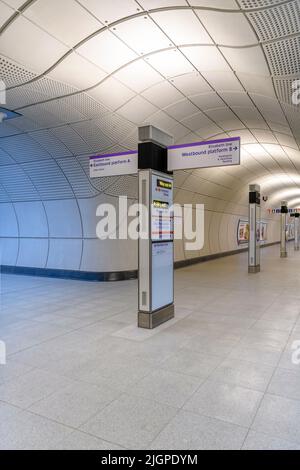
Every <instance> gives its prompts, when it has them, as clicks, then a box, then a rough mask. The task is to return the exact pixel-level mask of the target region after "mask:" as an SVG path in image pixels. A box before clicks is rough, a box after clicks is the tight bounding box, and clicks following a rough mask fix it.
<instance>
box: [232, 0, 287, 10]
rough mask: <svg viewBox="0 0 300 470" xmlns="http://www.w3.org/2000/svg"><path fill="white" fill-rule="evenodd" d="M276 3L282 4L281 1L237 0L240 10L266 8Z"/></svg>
mask: <svg viewBox="0 0 300 470" xmlns="http://www.w3.org/2000/svg"><path fill="white" fill-rule="evenodd" d="M277 3H282V0H239V4H240V6H241V8H243V9H245V10H254V9H255V8H267V7H271V6H273V5H276V4H277Z"/></svg>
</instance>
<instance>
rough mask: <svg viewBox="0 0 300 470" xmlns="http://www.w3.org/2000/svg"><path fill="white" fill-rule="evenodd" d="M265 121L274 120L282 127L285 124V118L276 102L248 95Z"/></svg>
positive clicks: (267, 98) (259, 96) (265, 97)
mask: <svg viewBox="0 0 300 470" xmlns="http://www.w3.org/2000/svg"><path fill="white" fill-rule="evenodd" d="M250 96H251V98H252V99H253V101H254V102H255V104H256V106H257V107H258V109H259V110H260V112H261V113H262V115H263V116H264V117H265V119H266V120H271V119H272V120H274V121H275V122H278V123H280V124H282V125H285V124H287V122H286V118H285V116H284V114H283V111H282V109H281V107H280V104H279V103H278V101H277V100H275V99H273V98H270V97H267V96H261V95H256V94H251V95H250Z"/></svg>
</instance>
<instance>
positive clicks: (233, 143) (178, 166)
mask: <svg viewBox="0 0 300 470" xmlns="http://www.w3.org/2000/svg"><path fill="white" fill-rule="evenodd" d="M240 153H241V139H240V137H231V138H229V139H219V140H209V141H207V142H195V143H192V144H183V145H173V146H171V147H168V170H169V171H174V170H186V169H193V168H211V167H218V166H232V165H239V164H240Z"/></svg>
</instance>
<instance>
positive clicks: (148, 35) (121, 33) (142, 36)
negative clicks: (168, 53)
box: [113, 15, 173, 54]
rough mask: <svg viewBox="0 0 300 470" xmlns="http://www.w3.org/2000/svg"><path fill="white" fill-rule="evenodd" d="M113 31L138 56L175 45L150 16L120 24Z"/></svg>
mask: <svg viewBox="0 0 300 470" xmlns="http://www.w3.org/2000/svg"><path fill="white" fill-rule="evenodd" d="M113 31H114V32H115V34H116V35H117V36H118V37H119V38H120V39H122V41H124V42H125V43H126V44H127V45H128V46H129V47H131V48H132V49H133V50H135V51H136V52H137V53H138V54H148V53H149V52H153V51H157V50H160V49H166V48H168V47H170V46H172V45H173V44H172V43H170V40H169V39H168V38H167V36H166V35H165V34H164V33H163V32H162V31H161V30H160V29H159V28H158V26H156V24H155V23H154V22H153V21H152V20H151V18H150V17H149V16H148V15H146V16H140V17H138V18H133V19H132V20H128V21H125V22H124V23H120V24H118V25H116V26H115V27H114V28H113Z"/></svg>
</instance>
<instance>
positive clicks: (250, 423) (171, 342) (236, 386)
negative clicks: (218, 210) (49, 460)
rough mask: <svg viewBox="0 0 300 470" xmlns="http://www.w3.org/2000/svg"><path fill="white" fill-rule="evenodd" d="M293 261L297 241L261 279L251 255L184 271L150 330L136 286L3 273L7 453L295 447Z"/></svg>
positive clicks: (0, 402) (0, 378)
mask: <svg viewBox="0 0 300 470" xmlns="http://www.w3.org/2000/svg"><path fill="white" fill-rule="evenodd" d="M299 266H300V253H296V254H295V253H294V250H293V246H292V244H290V246H289V257H288V258H287V259H280V258H279V245H276V246H273V247H270V248H265V249H264V250H262V272H261V273H260V274H254V275H248V273H247V254H246V253H243V254H239V255H235V256H230V257H226V258H222V259H218V260H214V261H210V262H206V263H202V264H198V265H194V266H191V267H188V268H184V269H179V270H177V271H176V272H175V305H176V318H175V319H174V320H171V321H169V322H167V323H165V324H164V325H162V326H160V327H159V328H157V329H155V330H143V329H138V328H137V327H136V316H137V282H136V281H126V282H116V283H88V282H82V281H65V280H57V279H49V278H37V277H35V278H31V277H25V276H24V277H22V276H13V275H3V276H2V279H1V290H2V296H1V298H2V305H1V314H0V339H1V340H3V341H5V342H6V347H7V364H6V365H3V366H0V448H1V449H8V448H9V449H11V448H13V449H26V448H34V449H79V448H80V449H91V448H94V449H95V448H96V449H119V448H120V449H121V448H129V449H138V448H149V449H150V448H151V449H160V448H162V449H241V448H242V449H273V448H276V449H300V426H299V422H300V365H297V351H296V350H295V349H292V346H293V343H294V341H299V340H300V320H299V314H300V269H299ZM294 347H297V346H295V344H294ZM293 354H294V356H293ZM298 356H300V355H298ZM293 358H294V361H293ZM295 359H296V360H295ZM293 362H294V363H293Z"/></svg>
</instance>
